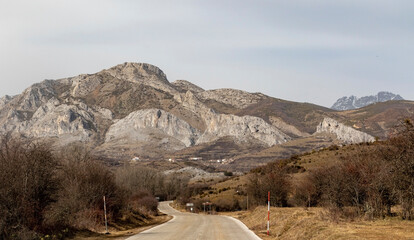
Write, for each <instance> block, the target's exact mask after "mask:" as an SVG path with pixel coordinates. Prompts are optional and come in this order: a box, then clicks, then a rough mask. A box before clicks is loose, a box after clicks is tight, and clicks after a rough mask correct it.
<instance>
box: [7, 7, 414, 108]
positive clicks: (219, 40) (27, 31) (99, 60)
mask: <svg viewBox="0 0 414 240" xmlns="http://www.w3.org/2000/svg"><path fill="white" fill-rule="evenodd" d="M0 2H1V8H0V79H1V88H0V95H1V96H3V95H6V94H8V95H14V94H17V93H20V92H21V91H22V90H24V89H25V88H27V87H28V86H30V85H31V84H33V83H36V82H40V81H42V80H43V79H58V78H63V77H70V76H75V75H78V74H81V73H94V72H97V71H100V70H102V69H105V68H109V67H111V66H113V65H116V64H119V63H123V62H147V63H151V64H153V65H156V66H158V67H160V68H161V69H162V70H163V71H164V72H165V73H166V74H167V76H168V78H169V80H170V81H174V80H177V79H185V80H189V81H191V82H193V83H195V84H197V85H199V86H201V87H203V88H205V89H216V88H237V89H242V90H246V91H249V92H263V93H265V94H267V95H270V96H273V97H277V98H282V99H287V100H293V101H299V102H311V103H315V104H319V105H323V106H327V107H330V106H331V105H332V104H333V102H335V100H336V99H337V98H339V97H342V96H345V95H346V96H348V95H356V96H364V95H370V94H374V93H376V92H378V91H381V90H388V91H392V92H394V93H398V94H401V95H402V96H403V97H404V98H406V99H412V100H414V78H413V76H414V14H413V13H414V1H412V0H392V1H391V0H334V1H333V0H208V1H206V0H187V1H186V0H183V1H181V0H175V1H170V0H165V1H157V0H151V1H149V0H145V1H144V0H36V1H33V0H12V1H11V0H0Z"/></svg>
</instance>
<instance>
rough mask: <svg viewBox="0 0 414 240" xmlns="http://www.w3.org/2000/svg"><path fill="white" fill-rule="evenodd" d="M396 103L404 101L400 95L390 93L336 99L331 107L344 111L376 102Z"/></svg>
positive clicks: (383, 92)
mask: <svg viewBox="0 0 414 240" xmlns="http://www.w3.org/2000/svg"><path fill="white" fill-rule="evenodd" d="M391 100H394V101H397V100H404V98H402V97H401V96H400V95H398V94H394V93H391V92H385V91H382V92H379V93H378V94H377V95H371V96H365V97H361V98H358V97H356V96H353V95H352V96H350V97H342V98H340V99H338V100H337V101H336V102H335V103H334V105H332V107H331V108H332V109H334V110H339V111H344V110H352V109H357V108H362V107H365V106H368V105H371V104H373V103H377V102H386V101H391Z"/></svg>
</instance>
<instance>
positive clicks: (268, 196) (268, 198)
mask: <svg viewBox="0 0 414 240" xmlns="http://www.w3.org/2000/svg"><path fill="white" fill-rule="evenodd" d="M269 235H270V191H269V192H267V236H269Z"/></svg>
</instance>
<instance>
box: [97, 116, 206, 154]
mask: <svg viewBox="0 0 414 240" xmlns="http://www.w3.org/2000/svg"><path fill="white" fill-rule="evenodd" d="M155 132H157V133H158V134H159V135H160V136H161V137H162V136H169V137H172V138H175V139H177V140H179V141H180V142H181V143H183V145H184V146H185V147H189V146H192V145H194V143H195V141H196V139H197V138H198V136H199V134H200V133H199V132H198V130H196V129H195V128H193V127H191V126H190V125H189V124H188V123H187V122H185V121H183V120H181V119H179V118H177V117H176V116H174V115H172V114H171V113H168V112H165V111H163V110H160V109H147V110H140V111H136V112H133V113H131V114H129V115H128V116H127V117H126V118H124V119H121V120H119V121H117V122H116V123H115V124H113V125H112V126H111V127H110V128H109V130H108V132H107V134H106V140H105V141H106V142H109V141H114V140H116V139H120V138H128V139H131V140H134V141H147V140H148V139H149V134H154V133H155Z"/></svg>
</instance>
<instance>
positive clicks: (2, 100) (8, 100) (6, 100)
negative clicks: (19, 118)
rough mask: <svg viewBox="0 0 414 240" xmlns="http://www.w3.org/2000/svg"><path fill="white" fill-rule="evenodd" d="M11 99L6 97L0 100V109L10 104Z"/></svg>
mask: <svg viewBox="0 0 414 240" xmlns="http://www.w3.org/2000/svg"><path fill="white" fill-rule="evenodd" d="M12 99H13V98H12V97H10V96H8V95H6V96H3V97H1V98H0V109H1V108H2V107H4V106H5V105H6V104H7V103H8V102H10V101H11V100H12Z"/></svg>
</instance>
